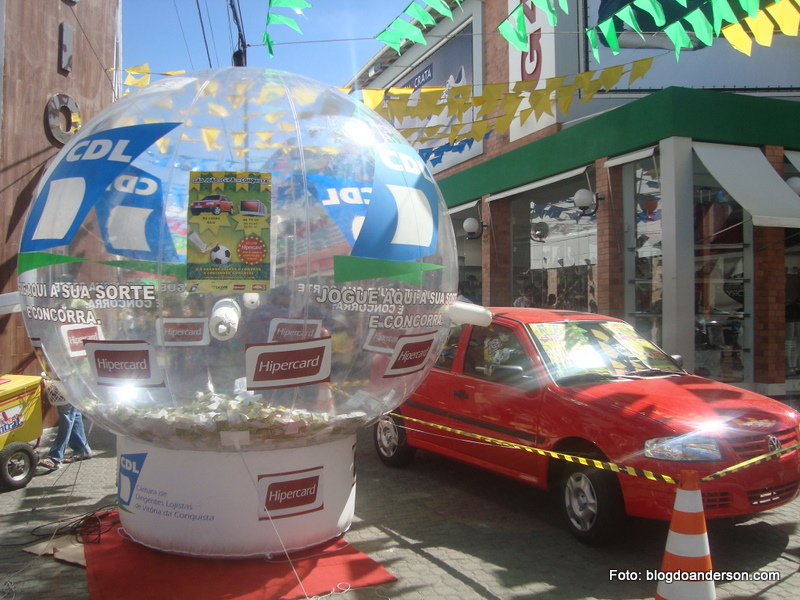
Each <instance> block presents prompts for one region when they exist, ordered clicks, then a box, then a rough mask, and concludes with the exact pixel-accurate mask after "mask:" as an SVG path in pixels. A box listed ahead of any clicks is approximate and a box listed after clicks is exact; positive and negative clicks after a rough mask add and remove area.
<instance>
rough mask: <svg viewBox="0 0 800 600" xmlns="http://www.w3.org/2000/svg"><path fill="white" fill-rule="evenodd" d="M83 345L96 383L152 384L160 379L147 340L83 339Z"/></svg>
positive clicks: (152, 385)
mask: <svg viewBox="0 0 800 600" xmlns="http://www.w3.org/2000/svg"><path fill="white" fill-rule="evenodd" d="M84 346H85V348H86V355H87V357H88V359H89V366H90V368H91V370H92V375H93V376H94V377H95V380H96V381H97V383H98V384H100V385H111V386H120V385H126V384H128V383H135V384H136V385H140V386H143V387H155V386H160V385H163V383H164V375H163V372H162V371H161V369H160V368H159V366H158V363H157V362H156V359H155V354H154V352H153V347H152V346H151V345H150V344H148V343H147V342H143V341H132V342H127V341H92V340H86V341H85V342H84Z"/></svg>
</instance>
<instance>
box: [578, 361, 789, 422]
mask: <svg viewBox="0 0 800 600" xmlns="http://www.w3.org/2000/svg"><path fill="white" fill-rule="evenodd" d="M562 389H563V390H567V393H568V395H569V396H570V397H571V398H572V399H573V400H576V401H578V402H583V403H586V404H591V405H594V406H597V407H598V408H599V407H600V406H603V407H604V408H606V409H610V410H613V411H624V412H625V413H628V414H637V415H640V416H642V417H646V418H649V419H652V420H654V421H658V422H659V423H663V424H665V425H667V426H669V427H671V428H673V429H674V430H675V431H676V432H677V433H685V432H688V431H693V430H696V429H698V428H706V427H709V426H712V425H713V424H715V422H717V423H719V424H721V423H720V422H724V423H725V424H726V426H727V429H728V431H729V432H730V431H731V430H733V431H741V434H742V435H747V434H755V433H769V432H776V431H781V430H784V429H788V428H791V427H795V426H797V424H798V422H800V415H799V414H798V413H797V412H795V411H794V410H792V409H791V408H790V407H788V406H786V405H785V404H783V403H781V402H778V401H777V400H773V399H772V398H767V397H766V396H761V395H759V394H756V393H753V392H749V391H747V390H743V389H740V388H737V387H733V386H730V385H726V384H724V383H720V382H717V381H711V380H709V379H704V378H702V377H697V376H694V375H681V376H671V377H648V378H643V379H633V380H627V379H623V380H618V381H614V382H609V383H602V384H597V385H589V386H572V387H568V388H562Z"/></svg>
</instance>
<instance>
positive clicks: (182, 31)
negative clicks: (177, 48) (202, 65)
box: [172, 0, 194, 71]
mask: <svg viewBox="0 0 800 600" xmlns="http://www.w3.org/2000/svg"><path fill="white" fill-rule="evenodd" d="M172 6H174V7H175V15H176V16H177V17H178V26H179V27H180V28H181V36H183V45H184V46H186V55H187V56H188V57H189V65H190V66H191V67H192V71H194V63H193V62H192V53H191V52H190V51H189V42H188V41H187V40H186V32H185V31H184V30H183V21H181V13H179V12H178V5H177V4H175V0H172Z"/></svg>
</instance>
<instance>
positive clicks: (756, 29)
mask: <svg viewBox="0 0 800 600" xmlns="http://www.w3.org/2000/svg"><path fill="white" fill-rule="evenodd" d="M744 22H745V23H747V26H748V27H749V28H750V31H752V32H753V37H754V38H756V43H757V44H759V45H761V46H772V34H773V32H774V31H775V29H774V27H775V26H774V25H773V24H772V20H771V19H770V18H769V15H767V13H765V12H764V11H763V10H760V11H758V15H756V18H755V19H751V18H750V17H745V18H744Z"/></svg>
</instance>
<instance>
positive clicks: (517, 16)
mask: <svg viewBox="0 0 800 600" xmlns="http://www.w3.org/2000/svg"><path fill="white" fill-rule="evenodd" d="M497 31H499V32H500V35H502V36H503V37H504V38H505V39H506V40H507V41H508V43H510V44H511V45H512V46H514V47H515V48H516V49H517V50H519V51H520V52H526V51H527V50H528V35H527V33H526V31H525V11H524V10H523V6H522V4H519V5H517V7H516V8H515V9H514V10H513V11H511V14H510V15H509V16H508V18H507V19H506V20H504V21H503V22H501V23H500V25H498V26H497Z"/></svg>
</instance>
